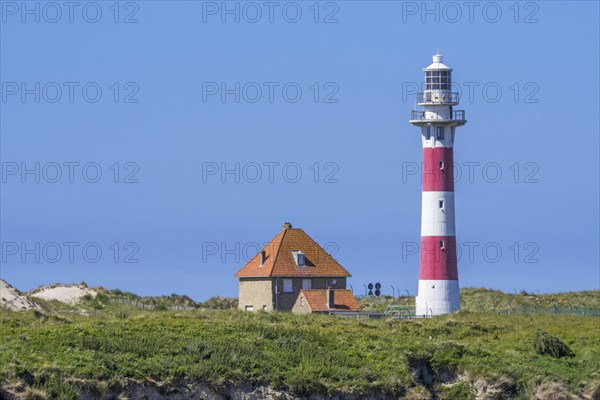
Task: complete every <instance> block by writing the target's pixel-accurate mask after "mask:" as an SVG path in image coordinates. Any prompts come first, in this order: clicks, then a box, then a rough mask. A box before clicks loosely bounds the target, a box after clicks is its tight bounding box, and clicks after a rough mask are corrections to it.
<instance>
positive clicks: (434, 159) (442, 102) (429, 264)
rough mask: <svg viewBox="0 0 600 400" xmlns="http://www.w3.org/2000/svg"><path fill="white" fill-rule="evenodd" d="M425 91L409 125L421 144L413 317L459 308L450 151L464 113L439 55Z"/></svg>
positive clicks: (428, 71) (449, 70) (428, 73)
mask: <svg viewBox="0 0 600 400" xmlns="http://www.w3.org/2000/svg"><path fill="white" fill-rule="evenodd" d="M423 71H425V90H424V91H423V93H419V94H418V100H417V103H418V104H419V106H422V107H423V109H420V110H414V111H412V115H411V118H410V123H411V124H413V125H416V126H418V127H420V128H421V140H422V143H423V164H422V183H423V191H422V203H421V204H422V206H421V207H422V208H421V257H420V271H419V293H418V295H417V298H416V313H417V315H440V314H447V313H451V312H454V311H457V310H458V309H459V308H460V292H459V287H458V269H457V258H456V232H455V223H454V172H453V147H454V134H455V130H456V127H458V126H462V125H464V124H465V123H466V122H467V121H466V120H465V112H464V111H462V110H454V109H453V107H454V106H456V105H458V100H459V99H458V93H453V92H452V86H451V85H452V68H450V67H448V66H446V65H444V64H443V58H442V56H441V55H439V54H436V55H434V56H433V64H431V65H430V66H429V67H427V68H425V69H424V70H423Z"/></svg>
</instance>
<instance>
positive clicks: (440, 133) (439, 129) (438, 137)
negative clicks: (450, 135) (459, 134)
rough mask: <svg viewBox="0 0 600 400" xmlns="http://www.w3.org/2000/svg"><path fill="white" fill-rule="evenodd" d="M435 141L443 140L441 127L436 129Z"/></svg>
mask: <svg viewBox="0 0 600 400" xmlns="http://www.w3.org/2000/svg"><path fill="white" fill-rule="evenodd" d="M437 140H444V127H443V126H438V127H437Z"/></svg>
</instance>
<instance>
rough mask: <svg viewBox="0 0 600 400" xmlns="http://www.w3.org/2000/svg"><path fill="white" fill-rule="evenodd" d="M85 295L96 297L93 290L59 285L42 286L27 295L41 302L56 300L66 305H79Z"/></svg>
mask: <svg viewBox="0 0 600 400" xmlns="http://www.w3.org/2000/svg"><path fill="white" fill-rule="evenodd" d="M86 294H90V295H92V296H96V291H95V290H94V289H88V288H85V287H81V286H75V285H63V286H60V285H59V286H44V287H41V288H39V289H36V290H34V291H33V292H30V293H29V295H30V296H31V297H37V298H40V299H43V300H57V301H60V302H61V303H67V304H77V303H79V301H80V300H81V298H82V297H83V296H85V295H86Z"/></svg>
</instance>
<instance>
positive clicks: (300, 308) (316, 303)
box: [292, 289, 360, 314]
mask: <svg viewBox="0 0 600 400" xmlns="http://www.w3.org/2000/svg"><path fill="white" fill-rule="evenodd" d="M359 310H360V305H359V304H358V300H356V297H354V295H353V294H352V291H350V290H347V289H342V290H335V289H317V290H314V289H313V290H300V294H298V298H297V299H296V303H294V306H293V307H292V312H293V313H296V314H310V313H321V314H323V313H329V312H332V311H354V312H356V311H359Z"/></svg>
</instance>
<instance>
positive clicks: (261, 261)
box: [235, 223, 351, 311]
mask: <svg viewBox="0 0 600 400" xmlns="http://www.w3.org/2000/svg"><path fill="white" fill-rule="evenodd" d="M350 276H351V275H350V273H349V272H348V271H346V270H345V269H344V267H342V266H341V265H340V264H339V263H338V262H337V261H336V260H334V259H333V257H332V256H331V255H330V254H328V253H327V252H326V251H325V250H324V249H323V248H322V247H321V246H319V245H318V244H317V243H316V242H315V241H314V240H313V239H312V238H311V237H310V236H308V235H307V234H306V233H305V232H304V231H303V230H302V229H298V228H292V225H291V224H290V223H285V224H284V225H283V229H282V230H281V232H279V233H278V234H277V236H275V237H274V238H273V240H271V241H270V242H269V244H267V245H266V246H265V247H264V248H263V249H262V250H261V251H260V252H259V253H258V254H256V255H255V256H254V257H253V258H252V259H251V260H250V261H249V262H248V263H247V264H246V265H245V266H244V267H243V268H242V269H240V270H239V271H238V272H237V273H236V274H235V277H236V278H239V282H240V294H239V302H238V303H239V308H240V309H242V310H246V311H260V310H263V311H271V310H288V311H289V310H291V309H292V307H293V306H294V304H295V303H296V301H297V299H298V295H299V294H300V291H301V290H307V291H308V290H313V291H314V290H317V289H321V290H324V291H325V290H326V289H328V288H331V289H333V290H334V291H337V290H345V289H346V279H347V278H348V277H350ZM348 292H349V291H348ZM350 294H351V293H350ZM309 296H310V295H309ZM315 304H316V303H315Z"/></svg>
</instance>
